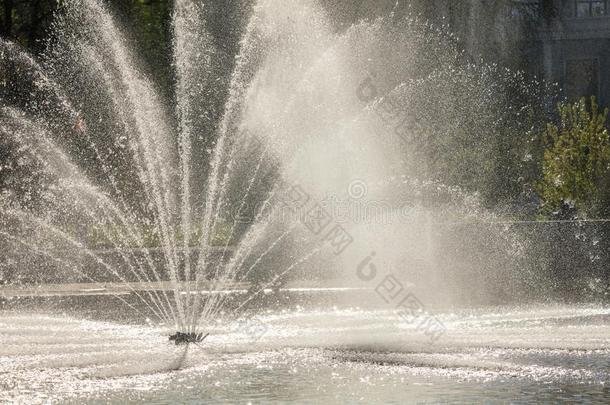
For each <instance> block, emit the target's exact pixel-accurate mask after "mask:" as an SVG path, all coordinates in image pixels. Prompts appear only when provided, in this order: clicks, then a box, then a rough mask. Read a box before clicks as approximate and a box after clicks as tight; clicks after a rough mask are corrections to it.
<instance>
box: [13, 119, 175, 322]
mask: <svg viewBox="0 0 610 405" xmlns="http://www.w3.org/2000/svg"><path fill="white" fill-rule="evenodd" d="M5 111H8V113H9V116H11V117H15V114H16V111H14V110H11V109H7V108H5ZM11 113H12V114H11ZM30 124H31V125H33V126H34V127H35V128H34V127H33V128H32V132H33V133H37V134H39V135H41V137H40V138H39V141H40V142H39V146H37V147H35V148H34V151H35V150H36V149H37V148H38V147H42V148H44V149H45V150H46V152H47V154H48V155H52V156H56V157H57V158H58V159H59V161H60V162H61V165H63V171H66V172H68V173H71V175H70V176H69V178H70V181H67V182H65V184H66V190H68V191H69V192H71V190H75V191H77V192H75V193H74V196H75V201H76V202H79V201H81V199H80V195H79V194H78V191H80V192H84V193H85V195H91V196H92V197H93V198H94V200H96V201H99V202H101V203H102V204H104V205H105V206H107V207H108V208H109V209H110V210H111V211H112V213H113V214H114V215H115V216H117V217H118V218H119V220H120V221H121V225H122V226H121V227H119V228H118V229H119V230H121V231H120V233H119V235H120V238H121V241H122V242H125V241H126V240H127V239H126V237H125V235H124V233H123V232H122V229H123V227H126V228H127V231H128V232H130V233H131V237H132V238H134V237H135V234H134V233H133V230H132V229H131V228H132V224H130V223H128V220H127V219H126V218H125V216H124V215H123V214H122V213H121V212H120V210H119V209H118V208H117V207H116V206H115V205H114V204H113V203H112V202H111V201H110V200H109V199H108V197H106V196H105V195H104V194H102V193H100V192H99V191H97V190H96V189H95V188H94V187H93V186H92V185H90V183H89V182H88V181H87V180H86V179H85V178H84V177H83V176H82V174H80V172H79V170H78V168H77V167H76V166H75V165H74V164H73V163H71V162H70V161H69V158H68V157H67V156H66V155H65V154H64V153H63V152H62V151H61V150H60V149H59V147H57V146H56V145H55V144H54V143H53V142H52V141H51V140H50V139H49V138H48V136H46V135H45V131H44V130H43V129H42V128H39V127H37V126H36V125H35V124H33V123H30ZM33 156H34V157H35V158H36V159H37V160H38V161H39V162H40V163H41V164H43V165H44V166H45V167H47V169H48V170H50V171H51V172H53V173H56V174H57V175H59V176H60V178H62V179H63V178H64V176H62V175H61V173H60V172H61V171H62V168H60V167H59V166H58V164H59V163H55V165H53V164H52V163H51V162H49V161H48V160H47V159H45V158H44V157H43V156H42V154H41V153H38V152H36V151H35V152H33ZM74 175H76V179H74ZM85 213H86V214H87V215H89V216H91V218H92V219H94V220H95V219H96V218H95V217H94V216H93V213H92V212H90V211H89V210H88V209H87V210H85ZM108 217H109V218H110V216H108ZM104 235H105V236H106V237H107V239H108V240H110V241H111V242H112V243H113V245H114V246H115V248H116V249H117V251H118V252H119V254H120V255H121V257H122V258H123V260H124V261H125V263H127V265H128V266H129V267H130V270H131V271H132V273H133V274H134V275H136V277H138V279H140V281H143V279H142V278H141V277H140V276H139V275H138V273H137V271H136V269H135V268H134V267H133V264H132V262H131V260H130V259H129V258H128V257H127V256H126V255H125V254H124V251H123V249H121V246H119V245H118V242H115V241H114V240H113V238H112V237H111V236H110V235H108V233H107V232H105V230H104ZM147 253H148V252H147ZM131 256H132V257H133V259H134V261H135V262H136V264H137V265H138V266H139V270H140V272H141V273H142V274H143V276H144V279H146V281H148V282H150V281H151V280H150V278H149V277H148V276H147V274H146V272H145V271H144V269H143V268H142V266H141V264H140V263H138V261H137V260H135V253H133V252H132V254H131ZM148 256H149V258H150V255H148ZM149 265H151V268H152V270H153V272H154V273H155V274H156V267H152V263H151V261H150V260H149ZM164 294H165V292H164ZM149 295H150V292H149ZM154 295H155V297H156V298H153V297H152V295H151V296H150V298H151V301H152V302H154V303H155V305H156V306H157V307H158V309H159V310H160V311H162V312H164V314H165V315H166V317H167V318H170V315H169V314H168V312H167V309H166V308H165V307H164V304H163V303H162V301H161V299H160V298H159V296H158V293H157V292H156V291H154ZM165 296H166V300H167V295H166V294H165ZM167 303H168V307H169V310H170V312H172V314H173V312H174V311H173V308H172V306H171V304H170V303H169V300H167ZM171 317H173V318H174V319H175V315H172V316H171Z"/></svg>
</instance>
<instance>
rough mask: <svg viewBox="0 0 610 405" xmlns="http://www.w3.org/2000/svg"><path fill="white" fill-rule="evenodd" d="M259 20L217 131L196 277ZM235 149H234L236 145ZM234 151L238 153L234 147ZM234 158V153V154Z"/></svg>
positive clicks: (248, 36) (246, 41) (253, 22)
mask: <svg viewBox="0 0 610 405" xmlns="http://www.w3.org/2000/svg"><path fill="white" fill-rule="evenodd" d="M257 24H258V18H257V12H256V9H255V11H254V14H253V15H252V17H251V18H250V21H249V22H248V25H247V27H246V31H245V34H244V36H243V37H242V39H241V41H240V46H239V48H240V51H239V54H238V56H237V58H236V60H237V62H236V66H235V69H234V70H233V73H232V75H231V80H230V85H229V97H228V102H227V104H226V107H225V112H224V115H223V118H222V120H221V123H220V126H219V131H218V140H217V141H216V147H215V148H214V154H213V157H212V163H211V173H210V175H209V176H208V182H207V193H206V194H207V195H206V197H207V198H206V205H205V210H204V219H203V223H202V227H201V229H202V232H201V234H202V241H201V249H200V256H199V260H198V261H197V266H196V277H197V278H200V277H201V274H200V273H201V271H202V270H204V269H205V265H206V261H207V255H208V249H207V247H208V246H207V244H208V239H209V237H210V234H211V232H214V228H215V226H216V225H215V223H216V221H217V219H218V214H219V213H218V212H216V215H214V214H215V213H214V209H215V208H216V211H218V210H219V209H218V208H219V207H218V205H219V204H217V200H218V199H219V195H223V194H224V193H225V191H226V186H227V184H226V179H227V176H224V178H222V179H221V178H220V170H221V166H222V160H223V157H224V155H225V148H226V146H225V145H226V143H227V142H228V139H227V138H228V132H229V129H230V128H229V127H230V126H231V124H232V123H233V122H234V120H235V119H236V117H237V116H238V115H239V114H240V111H241V110H240V108H239V107H238V102H239V101H238V100H240V99H242V98H243V94H245V91H246V89H247V84H248V82H249V80H248V79H247V77H248V76H249V75H250V76H251V75H252V72H251V71H249V70H250V69H251V66H250V64H252V63H255V61H253V60H249V59H248V58H247V56H249V55H255V53H254V52H253V51H254V49H255V45H256V40H257V38H256V34H257V32H256V29H257V28H258V26H257ZM233 146H235V145H233ZM232 150H235V148H234V147H233V148H232ZM231 155H232V153H231ZM228 160H229V161H230V160H231V156H229V159H228ZM212 217H214V223H212Z"/></svg>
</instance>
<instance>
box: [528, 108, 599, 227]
mask: <svg viewBox="0 0 610 405" xmlns="http://www.w3.org/2000/svg"><path fill="white" fill-rule="evenodd" d="M558 108H559V117H560V123H559V126H557V125H555V124H552V123H550V124H548V125H547V127H546V130H545V131H544V133H543V134H542V139H543V143H544V146H545V150H544V158H543V170H542V176H543V177H542V180H540V181H539V182H538V183H537V185H536V188H537V191H538V193H539V194H540V196H541V198H542V200H543V211H544V213H545V214H549V213H552V212H557V211H559V210H561V209H562V208H563V207H564V206H565V205H566V204H567V205H570V206H573V207H574V208H576V209H577V210H579V211H580V212H581V213H583V214H585V215H587V214H590V213H592V212H593V210H594V209H595V208H596V205H598V204H599V202H600V198H601V197H602V187H600V186H601V183H602V182H603V181H604V179H605V178H606V177H607V175H608V172H609V166H610V139H609V136H608V129H607V127H606V120H607V117H608V109H606V110H605V111H600V108H599V106H598V105H597V101H596V100H595V97H591V100H590V103H589V102H588V100H586V99H585V98H581V99H580V100H579V101H578V102H576V103H574V104H569V103H561V104H559V106H558Z"/></svg>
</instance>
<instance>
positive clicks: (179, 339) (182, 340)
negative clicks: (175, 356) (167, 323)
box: [169, 332, 209, 345]
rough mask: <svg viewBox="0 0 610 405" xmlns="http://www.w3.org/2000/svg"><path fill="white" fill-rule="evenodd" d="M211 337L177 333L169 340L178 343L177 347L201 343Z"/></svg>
mask: <svg viewBox="0 0 610 405" xmlns="http://www.w3.org/2000/svg"><path fill="white" fill-rule="evenodd" d="M208 336H209V333H206V334H205V335H204V334H203V333H194V332H191V333H185V332H176V333H174V334H173V335H170V337H169V340H170V341H173V342H174V343H176V345H187V344H189V343H201V342H203V340H204V339H205V338H207V337H208Z"/></svg>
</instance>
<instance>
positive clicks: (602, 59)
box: [532, 0, 610, 106]
mask: <svg viewBox="0 0 610 405" xmlns="http://www.w3.org/2000/svg"><path fill="white" fill-rule="evenodd" d="M553 5H554V9H555V14H554V15H553V17H552V18H551V19H550V20H548V21H546V22H542V23H541V25H540V27H539V31H538V36H537V41H536V43H535V44H534V46H533V47H532V48H533V49H534V52H533V53H534V54H537V55H538V69H539V72H540V73H541V75H542V76H543V77H544V78H545V79H547V80H550V81H553V82H557V83H559V84H560V86H561V88H562V89H563V91H564V94H565V96H567V97H568V99H576V98H578V97H581V96H588V95H594V96H596V97H597V98H598V99H599V100H600V103H601V104H602V105H605V106H610V0H555V1H554V2H553Z"/></svg>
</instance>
